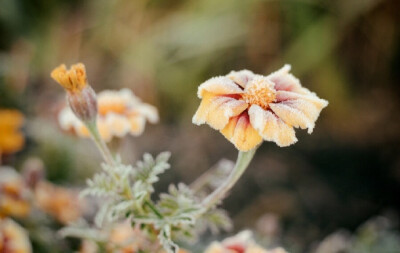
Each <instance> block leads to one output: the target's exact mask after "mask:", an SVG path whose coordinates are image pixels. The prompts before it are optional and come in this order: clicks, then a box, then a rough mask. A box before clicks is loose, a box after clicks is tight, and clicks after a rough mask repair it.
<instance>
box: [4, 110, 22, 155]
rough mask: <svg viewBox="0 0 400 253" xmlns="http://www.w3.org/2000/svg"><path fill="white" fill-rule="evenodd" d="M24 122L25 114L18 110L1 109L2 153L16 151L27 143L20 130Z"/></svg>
mask: <svg viewBox="0 0 400 253" xmlns="http://www.w3.org/2000/svg"><path fill="white" fill-rule="evenodd" d="M23 123H24V116H23V115H22V113H21V112H20V111H18V110H11V109H0V155H1V154H2V153H4V154H11V153H15V152H17V151H19V150H21V149H22V147H23V146H24V144H25V139H24V136H23V134H22V133H21V132H20V131H19V129H20V128H21V126H22V125H23Z"/></svg>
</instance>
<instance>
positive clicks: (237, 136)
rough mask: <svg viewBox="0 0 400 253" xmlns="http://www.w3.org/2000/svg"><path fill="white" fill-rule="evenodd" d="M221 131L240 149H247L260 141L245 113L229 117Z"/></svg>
mask: <svg viewBox="0 0 400 253" xmlns="http://www.w3.org/2000/svg"><path fill="white" fill-rule="evenodd" d="M221 133H222V134H223V135H224V136H225V137H226V138H227V139H228V140H229V141H230V142H232V143H233V144H234V145H235V147H236V148H237V149H238V150H240V151H249V150H251V149H253V148H255V147H256V146H257V145H258V144H260V143H261V142H262V138H261V136H260V135H259V134H258V132H257V131H256V130H255V129H254V128H253V127H252V126H251V124H250V120H249V116H248V114H247V113H242V114H241V115H239V116H236V117H233V118H231V119H230V120H229V123H228V124H227V125H226V126H225V128H224V129H222V130H221Z"/></svg>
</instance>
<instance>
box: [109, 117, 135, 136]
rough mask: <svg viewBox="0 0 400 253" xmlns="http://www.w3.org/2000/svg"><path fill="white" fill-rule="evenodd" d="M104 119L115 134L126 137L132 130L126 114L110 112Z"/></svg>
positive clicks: (112, 133)
mask: <svg viewBox="0 0 400 253" xmlns="http://www.w3.org/2000/svg"><path fill="white" fill-rule="evenodd" d="M104 120H105V123H106V125H107V127H108V129H109V131H110V132H111V135H113V136H117V137H124V136H125V135H126V134H127V133H128V132H129V130H130V124H129V121H128V119H127V118H126V117H125V116H122V115H118V114H115V113H109V114H107V116H106V117H105V119H104Z"/></svg>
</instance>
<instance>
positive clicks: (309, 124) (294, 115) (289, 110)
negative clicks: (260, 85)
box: [270, 103, 315, 134]
mask: <svg viewBox="0 0 400 253" xmlns="http://www.w3.org/2000/svg"><path fill="white" fill-rule="evenodd" d="M270 107H271V110H272V111H273V112H274V113H275V114H276V115H277V116H278V117H279V118H281V119H282V120H283V121H284V122H285V123H286V124H288V125H291V126H294V127H300V128H301V129H306V128H308V130H307V132H308V133H309V134H311V133H312V131H313V129H314V126H315V124H314V122H313V121H311V120H310V119H309V118H308V117H307V116H306V115H305V114H304V113H303V112H302V111H300V110H298V109H297V108H294V107H291V106H289V105H286V104H284V103H277V104H272V103H271V104H270Z"/></svg>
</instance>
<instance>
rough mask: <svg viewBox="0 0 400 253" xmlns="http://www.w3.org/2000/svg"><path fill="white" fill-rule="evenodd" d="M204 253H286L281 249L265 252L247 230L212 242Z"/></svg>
mask: <svg viewBox="0 0 400 253" xmlns="http://www.w3.org/2000/svg"><path fill="white" fill-rule="evenodd" d="M204 253H287V252H286V251H285V250H284V249H282V248H275V249H271V250H267V249H264V248H262V247H261V246H259V245H258V244H256V243H255V242H254V240H253V239H252V233H251V232H250V231H248V230H246V231H242V232H240V233H239V234H237V235H235V236H233V237H229V238H226V239H225V240H223V241H222V242H213V243H212V244H211V245H210V246H209V247H208V248H207V249H206V250H205V251H204Z"/></svg>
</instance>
